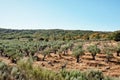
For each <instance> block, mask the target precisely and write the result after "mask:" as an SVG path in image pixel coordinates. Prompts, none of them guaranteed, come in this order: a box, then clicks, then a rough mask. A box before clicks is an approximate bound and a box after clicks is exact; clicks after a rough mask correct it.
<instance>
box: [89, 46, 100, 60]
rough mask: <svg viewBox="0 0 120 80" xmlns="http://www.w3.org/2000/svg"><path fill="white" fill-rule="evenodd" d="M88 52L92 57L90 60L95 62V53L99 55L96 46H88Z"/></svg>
mask: <svg viewBox="0 0 120 80" xmlns="http://www.w3.org/2000/svg"><path fill="white" fill-rule="evenodd" d="M87 49H88V51H89V52H90V53H91V55H92V59H93V60H95V56H96V54H97V53H100V49H99V48H98V47H97V45H90V46H88V47H87Z"/></svg>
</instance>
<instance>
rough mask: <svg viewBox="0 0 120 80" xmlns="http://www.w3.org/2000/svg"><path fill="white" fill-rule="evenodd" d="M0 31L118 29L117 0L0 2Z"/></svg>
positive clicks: (119, 3)
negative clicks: (2, 29) (8, 29)
mask: <svg viewBox="0 0 120 80" xmlns="http://www.w3.org/2000/svg"><path fill="white" fill-rule="evenodd" d="M0 28H11V29H73V30H77V29H79V30H95V31H115V30H120V0H0Z"/></svg>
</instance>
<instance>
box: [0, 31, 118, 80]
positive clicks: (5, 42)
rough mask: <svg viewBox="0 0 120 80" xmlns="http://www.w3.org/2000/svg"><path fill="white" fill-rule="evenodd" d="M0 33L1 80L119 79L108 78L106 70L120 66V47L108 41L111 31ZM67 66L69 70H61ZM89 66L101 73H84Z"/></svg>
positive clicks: (89, 71)
mask: <svg viewBox="0 0 120 80" xmlns="http://www.w3.org/2000/svg"><path fill="white" fill-rule="evenodd" d="M0 33H1V34H0V60H1V62H0V79H1V80H117V79H115V78H112V76H116V75H112V74H111V75H110V76H111V77H105V76H106V73H108V71H106V69H105V70H104V69H103V68H104V67H107V66H108V65H109V64H110V65H112V66H114V65H116V66H119V63H118V60H117V59H118V58H119V54H120V44H119V42H115V41H112V39H113V38H111V40H109V39H110V38H108V37H109V36H108V35H109V34H108V33H109V32H93V31H72V30H69V31H67V30H65V31H63V30H43V31H41V30H36V31H34V30H30V31H29V30H12V31H11V30H4V29H0ZM83 34H84V35H85V36H84V35H83ZM89 35H90V37H89ZM112 37H114V36H112ZM117 37H119V36H117ZM113 40H114V39H113ZM117 41H118V40H117ZM87 51H88V52H89V53H87ZM101 52H102V53H105V54H102V53H101ZM98 53H100V54H98ZM97 54H98V55H97ZM114 54H115V55H116V57H117V58H116V57H114ZM73 56H74V57H73ZM89 56H90V59H89ZM91 56H92V60H91ZM104 57H105V58H104ZM6 60H8V62H6ZM105 61H107V63H105ZM79 62H80V63H79ZM64 63H67V64H66V65H65V67H66V68H65V69H61V66H63V65H64ZM108 63H109V64H108ZM84 66H87V67H85V68H84ZM43 67H44V68H45V69H44V68H43ZM82 67H83V68H84V69H83V68H82ZM89 67H90V68H91V67H92V68H95V69H96V67H97V68H98V70H87V71H85V70H86V69H89ZM46 68H47V69H46ZM67 68H68V69H70V71H67ZM117 68H118V69H119V67H117ZM48 69H50V70H48ZM51 69H52V70H51ZM71 69H77V71H76V70H71ZM101 69H103V70H101ZM56 70H58V71H56ZM80 70H82V71H80ZM104 71H106V72H104ZM109 71H110V69H109ZM102 72H104V73H102ZM8 74H9V76H7V75H8ZM118 76H120V74H117V77H118ZM118 80H119V79H118Z"/></svg>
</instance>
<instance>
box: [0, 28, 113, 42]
mask: <svg viewBox="0 0 120 80" xmlns="http://www.w3.org/2000/svg"><path fill="white" fill-rule="evenodd" d="M110 33H112V32H102V31H89V30H62V29H48V30H15V29H3V28H0V39H22V38H26V39H36V40H46V41H49V40H76V39H82V40H91V39H108V37H109V34H110Z"/></svg>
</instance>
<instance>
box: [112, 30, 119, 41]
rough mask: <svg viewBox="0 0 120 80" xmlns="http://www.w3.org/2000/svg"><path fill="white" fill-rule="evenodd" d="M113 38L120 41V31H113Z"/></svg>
mask: <svg viewBox="0 0 120 80" xmlns="http://www.w3.org/2000/svg"><path fill="white" fill-rule="evenodd" d="M113 39H114V40H115V41H120V31H116V32H114V33H113Z"/></svg>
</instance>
